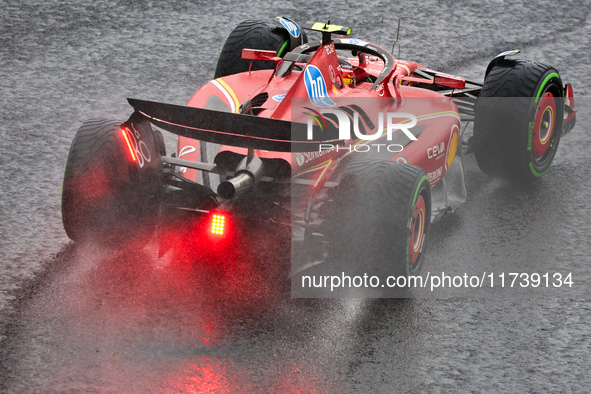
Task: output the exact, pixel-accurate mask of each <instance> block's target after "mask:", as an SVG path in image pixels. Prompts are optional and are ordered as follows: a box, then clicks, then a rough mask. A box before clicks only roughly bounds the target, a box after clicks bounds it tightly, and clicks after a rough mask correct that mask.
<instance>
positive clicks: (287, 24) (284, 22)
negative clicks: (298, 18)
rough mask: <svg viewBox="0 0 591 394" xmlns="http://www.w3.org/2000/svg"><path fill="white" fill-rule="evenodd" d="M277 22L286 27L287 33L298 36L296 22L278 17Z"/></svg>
mask: <svg viewBox="0 0 591 394" xmlns="http://www.w3.org/2000/svg"><path fill="white" fill-rule="evenodd" d="M279 22H280V23H281V24H282V25H283V27H285V28H286V29H287V31H288V32H289V34H291V35H292V36H293V37H295V38H298V37H299V36H300V27H299V26H298V25H297V23H295V22H292V21H290V20H289V19H285V18H280V19H279Z"/></svg>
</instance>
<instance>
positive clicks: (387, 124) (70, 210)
mask: <svg viewBox="0 0 591 394" xmlns="http://www.w3.org/2000/svg"><path fill="white" fill-rule="evenodd" d="M306 29H307V30H308V31H309V32H316V33H310V34H318V33H319V35H321V36H322V39H321V40H319V41H311V42H308V40H307V36H306V34H305V33H304V31H303V30H302V29H301V28H300V26H299V25H297V24H296V23H295V22H293V21H291V20H289V19H287V18H277V19H275V20H273V21H270V22H256V21H247V22H243V23H241V24H240V25H239V26H238V27H236V29H234V31H233V32H232V33H231V35H230V36H229V38H228V40H227V41H226V43H225V45H224V47H223V50H222V53H221V56H220V58H219V61H218V65H217V70H216V75H215V79H214V80H212V81H210V82H208V83H206V84H205V85H204V86H202V87H201V88H200V89H199V90H198V91H197V92H196V93H195V94H194V95H193V97H191V99H190V100H189V102H188V103H187V106H178V105H171V104H164V103H157V102H148V101H141V100H135V99H129V102H130V104H131V105H132V106H133V108H134V109H135V112H134V113H133V114H132V116H131V117H130V118H129V120H127V121H125V122H114V121H89V122H87V123H85V124H84V125H83V126H82V127H81V128H80V130H79V131H78V133H77V134H76V136H75V138H74V141H73V143H72V146H71V149H70V153H69V157H68V162H67V167H66V171H65V179H64V187H63V202H62V209H63V223H64V227H65V230H66V232H67V234H68V236H69V237H70V238H71V239H73V240H75V241H78V240H82V239H85V238H86V237H90V238H92V239H98V240H100V241H102V242H115V243H117V242H118V241H119V240H120V239H125V240H129V239H131V238H139V236H140V235H142V234H144V235H151V234H153V233H154V229H155V228H157V227H158V236H159V238H160V248H161V252H165V251H166V250H167V249H168V247H169V246H170V242H167V238H168V237H167V234H168V233H169V232H170V231H173V230H174V229H177V233H178V232H181V233H184V234H185V236H184V238H183V239H182V242H180V245H183V247H190V246H192V245H193V246H195V245H198V246H199V250H201V251H203V252H204V253H205V252H207V253H208V254H207V256H208V258H209V257H213V256H214V255H215V254H216V253H223V252H221V251H222V250H227V249H224V248H220V247H218V246H219V245H220V243H223V242H227V243H231V244H232V245H234V246H237V247H242V248H248V246H249V244H248V240H249V239H250V237H251V236H252V235H253V234H261V232H264V233H265V234H266V236H265V237H269V236H272V235H277V236H281V237H284V236H287V237H288V239H291V240H292V243H291V245H292V255H293V256H296V255H297V256H305V258H302V260H301V261H300V260H298V259H295V258H294V261H295V260H298V264H299V266H298V267H292V269H293V270H294V272H295V271H300V270H302V269H305V268H306V267H310V266H313V265H315V263H319V262H328V263H329V264H328V265H329V266H331V267H333V268H336V269H338V270H345V269H350V270H352V271H354V270H359V269H363V270H364V271H366V272H367V271H368V270H374V271H373V272H376V273H379V274H380V275H381V274H388V275H415V274H418V273H419V272H420V270H421V267H422V265H423V255H424V250H425V243H426V234H427V233H428V231H429V227H430V224H431V223H432V222H433V221H434V220H436V219H438V218H439V217H441V216H442V215H443V214H444V213H445V212H447V211H450V210H453V209H454V208H456V207H458V206H459V205H460V204H461V203H462V202H463V201H464V200H465V198H466V189H465V186H464V175H463V165H462V149H461V148H462V131H463V127H462V124H461V123H462V122H471V121H473V122H474V136H473V138H472V139H471V144H470V145H471V148H472V149H473V150H474V153H475V155H476V159H477V162H478V164H479V166H480V167H481V169H482V170H483V171H484V172H485V173H487V174H490V175H493V176H499V177H503V178H506V179H509V180H512V181H518V182H531V181H535V180H537V179H538V178H540V177H541V176H542V175H543V174H544V173H545V172H546V171H547V170H548V168H549V167H550V164H551V162H552V160H553V158H554V155H555V153H556V150H557V148H558V144H559V141H560V138H561V137H562V136H563V135H564V134H566V133H567V132H568V131H570V130H571V129H572V127H573V126H574V123H575V114H574V99H573V93H572V88H571V87H570V86H569V85H568V84H567V85H563V82H562V80H561V78H560V76H559V74H558V72H557V71H556V70H555V69H554V68H553V67H551V66H547V65H544V64H540V63H536V62H531V61H528V60H523V59H520V58H516V57H515V56H514V55H515V54H516V53H517V52H518V51H507V52H503V53H501V54H500V55H498V56H497V57H495V58H494V59H493V60H492V61H491V63H490V65H489V66H488V68H487V70H486V72H485V79H484V83H483V84H481V83H477V82H473V81H468V80H466V79H464V78H460V77H456V76H451V75H448V74H444V73H440V72H437V71H434V70H431V69H429V68H427V67H425V66H422V65H420V64H418V63H414V62H409V61H402V60H398V59H395V58H394V56H393V55H392V54H391V53H390V52H388V51H387V50H385V49H383V48H381V47H380V46H378V45H376V44H373V43H371V42H368V41H364V40H361V39H355V38H349V34H350V32H351V29H349V28H347V27H343V26H335V25H330V24H325V23H314V24H309V25H308V26H306ZM337 37H338V38H337ZM153 126H156V127H153ZM158 129H163V130H166V131H169V132H172V133H174V134H177V135H178V136H179V137H178V148H177V152H175V153H174V154H172V155H171V156H167V155H166V152H165V150H166V149H165V144H164V142H163V138H162V134H161V132H160V131H159V130H158ZM179 223H181V224H182V226H181V227H179V226H180V225H179ZM179 228H181V229H182V230H178V229H179ZM267 239H270V238H267ZM223 240H226V241H223ZM177 245H178V244H177ZM288 245H289V243H288ZM296 248H299V249H301V250H303V251H304V252H302V253H295V252H294V250H295V249H296ZM222 257H223V256H222ZM360 262H361V263H362V266H361V267H359V266H355V264H357V263H360ZM300 263H301V264H300ZM316 265H317V264H316Z"/></svg>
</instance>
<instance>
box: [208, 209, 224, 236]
mask: <svg viewBox="0 0 591 394" xmlns="http://www.w3.org/2000/svg"><path fill="white" fill-rule="evenodd" d="M225 222H226V217H225V216H224V215H219V214H214V215H213V216H212V217H211V233H212V234H216V235H224V225H225Z"/></svg>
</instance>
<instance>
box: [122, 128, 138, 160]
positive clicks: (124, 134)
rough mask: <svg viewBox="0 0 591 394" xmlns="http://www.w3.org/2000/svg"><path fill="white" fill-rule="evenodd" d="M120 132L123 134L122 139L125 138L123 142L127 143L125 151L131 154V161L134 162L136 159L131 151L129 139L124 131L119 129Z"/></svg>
mask: <svg viewBox="0 0 591 394" xmlns="http://www.w3.org/2000/svg"><path fill="white" fill-rule="evenodd" d="M121 132H122V133H123V138H125V142H126V143H127V149H129V153H131V161H133V162H136V161H137V157H135V152H134V151H133V149H132V147H131V142H130V141H129V137H128V136H127V132H126V131H125V129H121Z"/></svg>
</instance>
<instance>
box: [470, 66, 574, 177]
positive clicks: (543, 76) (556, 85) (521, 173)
mask: <svg viewBox="0 0 591 394" xmlns="http://www.w3.org/2000/svg"><path fill="white" fill-rule="evenodd" d="M563 96H564V93H563V85H562V81H561V79H560V76H559V75H558V72H557V71H556V70H555V69H554V68H553V67H550V66H547V65H545V64H541V63H535V62H531V61H529V60H503V61H501V62H499V63H497V64H496V65H495V66H494V68H493V69H492V70H491V71H490V73H489V74H488V75H487V76H486V79H485V81H484V86H483V88H482V92H481V94H480V97H479V99H478V101H477V102H476V109H475V110H476V118H475V123H474V138H473V147H474V153H475V156H476V161H477V162H478V166H479V167H480V169H481V170H482V171H483V172H485V173H486V174H490V175H495V176H499V177H501V178H504V179H507V180H511V181H516V182H533V181H536V180H538V179H539V178H540V177H541V176H542V175H544V174H545V173H546V171H548V169H549V168H550V165H551V164H552V160H553V159H554V156H555V154H556V150H557V149H558V143H559V141H560V137H561V135H562V122H563V113H564V98H563Z"/></svg>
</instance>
